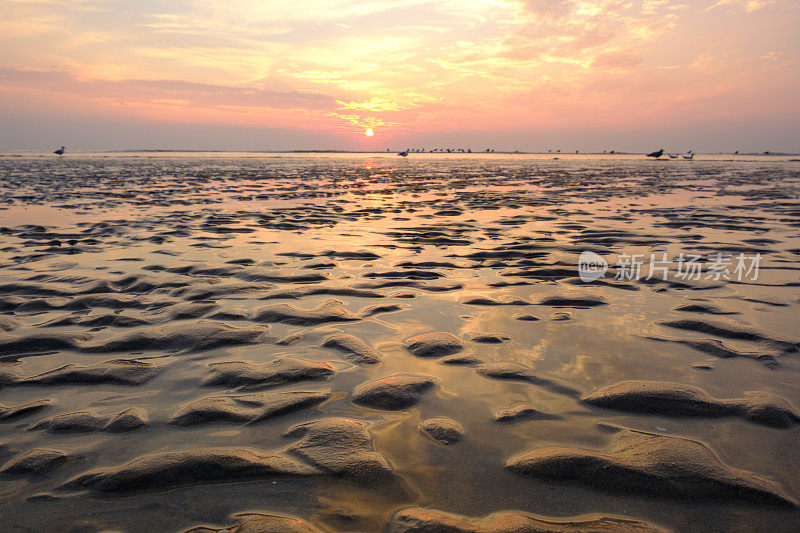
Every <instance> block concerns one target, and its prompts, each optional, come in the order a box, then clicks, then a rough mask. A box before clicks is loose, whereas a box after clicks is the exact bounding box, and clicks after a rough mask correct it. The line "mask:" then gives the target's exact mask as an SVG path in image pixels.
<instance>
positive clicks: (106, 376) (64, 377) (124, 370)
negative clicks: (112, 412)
mask: <svg viewBox="0 0 800 533" xmlns="http://www.w3.org/2000/svg"><path fill="white" fill-rule="evenodd" d="M160 371H161V369H160V368H159V367H157V366H156V365H154V364H153V363H147V362H143V361H136V360H135V359H113V360H111V361H103V362H102V363H97V364H96V365H88V366H81V365H76V364H70V365H64V366H62V367H59V368H56V369H55V370H50V371H48V372H44V373H42V374H37V375H35V376H31V377H28V378H25V379H21V380H19V381H17V383H18V384H19V385H69V384H82V385H98V384H111V385H141V384H142V383H145V382H146V381H149V380H150V379H152V378H153V377H155V375H156V374H158V373H159V372H160Z"/></svg>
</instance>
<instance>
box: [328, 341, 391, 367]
mask: <svg viewBox="0 0 800 533" xmlns="http://www.w3.org/2000/svg"><path fill="white" fill-rule="evenodd" d="M322 346H324V347H325V348H333V349H335V350H339V351H340V352H344V353H345V354H347V355H348V359H349V360H351V361H353V362H354V363H358V364H375V363H380V362H381V361H382V360H383V356H382V355H381V354H380V353H378V352H376V351H375V350H374V349H372V348H370V347H369V346H367V345H366V343H364V341H362V340H361V339H358V338H356V337H354V336H352V335H346V334H339V335H331V336H330V337H328V338H326V339H325V342H323V343H322Z"/></svg>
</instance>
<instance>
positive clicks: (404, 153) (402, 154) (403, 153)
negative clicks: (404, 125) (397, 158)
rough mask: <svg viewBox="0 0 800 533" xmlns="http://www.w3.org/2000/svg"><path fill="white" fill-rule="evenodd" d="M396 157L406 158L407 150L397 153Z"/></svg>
mask: <svg viewBox="0 0 800 533" xmlns="http://www.w3.org/2000/svg"><path fill="white" fill-rule="evenodd" d="M397 155H401V156H403V157H406V156H407V155H408V148H406V149H405V150H403V151H402V152H400V153H398V154H397Z"/></svg>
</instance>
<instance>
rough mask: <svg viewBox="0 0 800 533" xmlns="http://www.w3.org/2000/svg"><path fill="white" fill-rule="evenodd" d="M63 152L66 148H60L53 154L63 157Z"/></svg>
mask: <svg viewBox="0 0 800 533" xmlns="http://www.w3.org/2000/svg"><path fill="white" fill-rule="evenodd" d="M65 151H66V148H64V147H63V146H62V147H61V148H59V149H58V150H56V151H54V152H53V153H54V154H57V155H64V152H65Z"/></svg>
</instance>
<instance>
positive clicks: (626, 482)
mask: <svg viewBox="0 0 800 533" xmlns="http://www.w3.org/2000/svg"><path fill="white" fill-rule="evenodd" d="M506 468H508V469H509V470H511V471H512V472H515V473H517V474H521V475H524V476H530V477H534V478H538V479H553V480H559V481H575V482H579V483H582V484H584V485H588V486H591V487H594V488H597V489H600V490H605V491H612V492H621V493H628V494H637V495H638V494H649V495H656V496H663V497H669V498H678V499H685V500H717V501H730V500H738V501H746V502H751V503H763V504H773V505H790V506H795V505H796V504H795V502H794V500H793V499H792V498H790V497H789V496H787V495H786V494H785V493H784V492H783V491H782V489H781V488H780V487H779V486H778V485H777V484H776V483H775V482H773V481H770V480H768V479H764V478H761V477H758V476H756V475H755V474H752V473H750V472H745V471H743V470H737V469H734V468H731V467H729V466H726V465H724V464H723V463H722V462H720V460H719V459H718V458H717V456H716V454H714V452H713V451H711V450H710V449H709V448H707V447H706V446H705V445H704V444H701V443H699V442H695V441H692V440H688V439H683V438H678V437H667V436H663V435H655V434H649V433H640V432H633V431H626V432H624V433H622V434H620V436H618V439H617V441H616V442H615V443H614V444H613V445H612V446H611V447H610V449H609V450H608V451H607V453H600V452H590V451H585V450H580V449H576V448H543V449H539V450H534V451H531V452H526V453H523V454H521V455H517V456H516V457H512V458H511V459H509V460H508V462H507V463H506Z"/></svg>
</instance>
